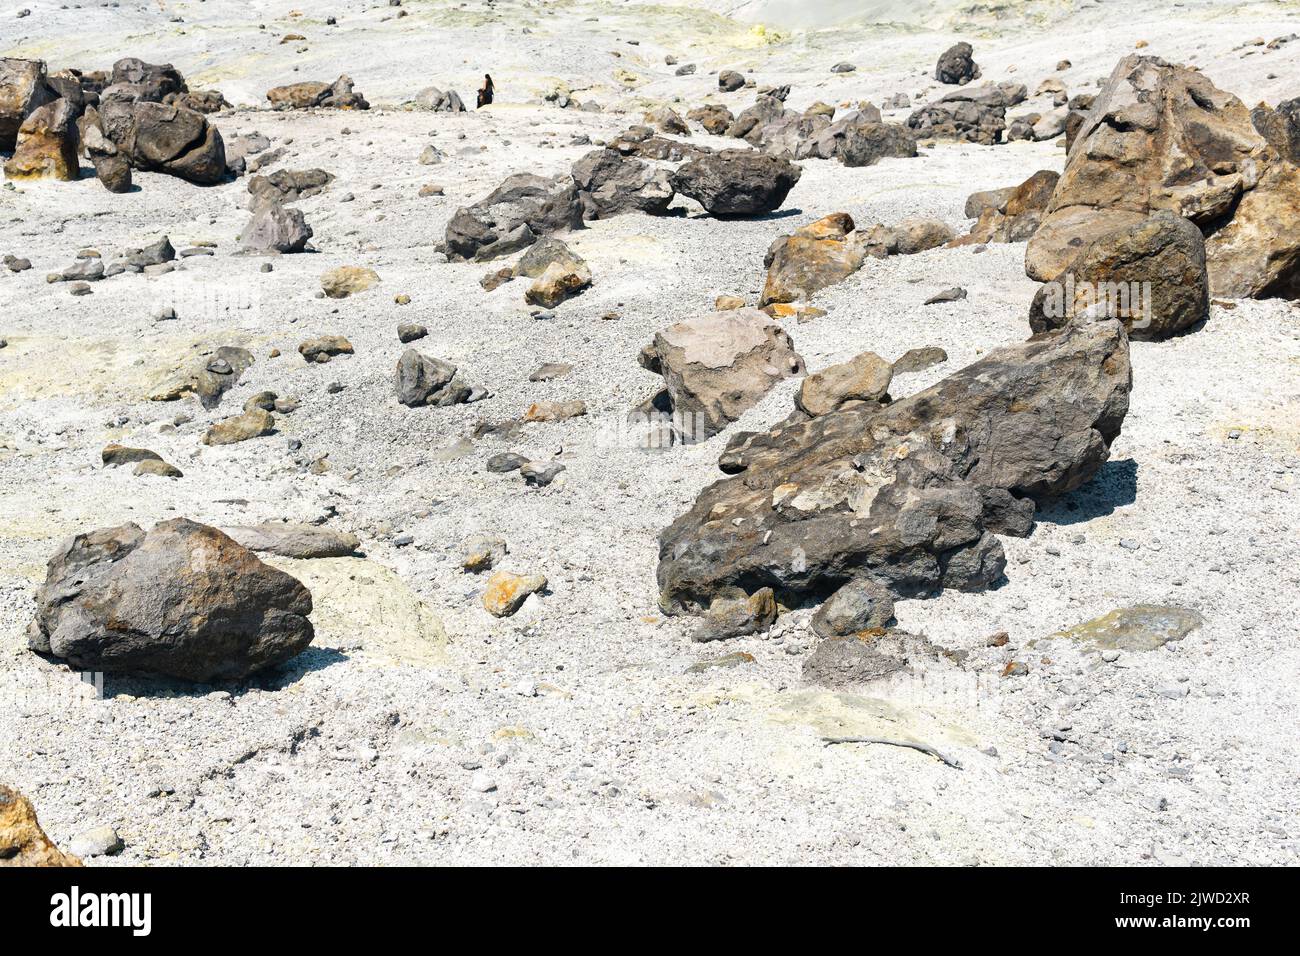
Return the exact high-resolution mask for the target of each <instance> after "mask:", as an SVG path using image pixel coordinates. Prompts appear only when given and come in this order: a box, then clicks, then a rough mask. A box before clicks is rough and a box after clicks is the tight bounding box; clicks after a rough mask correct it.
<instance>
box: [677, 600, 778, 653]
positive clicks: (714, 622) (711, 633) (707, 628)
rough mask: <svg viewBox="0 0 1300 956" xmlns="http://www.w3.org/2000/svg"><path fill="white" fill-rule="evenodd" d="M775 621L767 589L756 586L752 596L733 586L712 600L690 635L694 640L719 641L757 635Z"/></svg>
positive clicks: (774, 607) (773, 607)
mask: <svg viewBox="0 0 1300 956" xmlns="http://www.w3.org/2000/svg"><path fill="white" fill-rule="evenodd" d="M774 621H776V598H775V597H774V596H773V594H772V589H771V588H759V589H758V590H757V591H755V592H754V593H753V594H752V595H749V594H745V593H744V592H743V591H741V590H739V589H737V590H736V592H735V593H734V594H732V595H721V596H719V597H716V598H714V599H713V603H712V604H710V605H709V609H708V611H706V612H705V614H704V619H703V620H702V621H701V622H700V626H699V627H698V628H696V629H695V633H694V634H692V635H691V640H694V641H700V642H703V641H721V640H726V639H727V638H730V637H745V636H747V635H749V634H761V633H762V632H763V631H766V630H767V629H768V628H770V627H771V626H772V624H773V622H774Z"/></svg>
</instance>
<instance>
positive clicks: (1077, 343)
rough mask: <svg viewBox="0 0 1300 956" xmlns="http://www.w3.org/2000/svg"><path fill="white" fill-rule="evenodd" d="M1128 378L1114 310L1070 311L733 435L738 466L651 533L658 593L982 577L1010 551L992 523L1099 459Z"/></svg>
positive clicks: (1116, 421) (1026, 516) (998, 568)
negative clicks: (924, 381) (845, 402)
mask: <svg viewBox="0 0 1300 956" xmlns="http://www.w3.org/2000/svg"><path fill="white" fill-rule="evenodd" d="M1131 386H1132V373H1131V370H1130V366H1129V356H1128V337H1127V335H1126V334H1125V333H1124V330H1123V327H1122V326H1121V325H1120V323H1119V322H1116V321H1113V320H1112V321H1104V322H1097V323H1092V324H1072V325H1070V326H1067V327H1066V328H1064V329H1062V330H1060V331H1057V332H1052V333H1047V334H1045V335H1040V336H1036V337H1034V338H1032V339H1030V340H1029V341H1027V342H1024V343H1023V344H1020V345H1013V346H1009V347H1007V348H1003V349H999V350H997V351H995V352H992V353H990V354H989V355H988V356H986V357H985V358H983V359H981V360H980V361H978V362H976V363H974V364H973V365H970V366H968V367H967V368H965V369H962V370H961V371H959V372H956V373H955V374H953V375H951V376H949V377H948V378H946V379H944V380H943V381H941V382H939V383H938V384H937V385H935V386H933V387H932V388H929V389H927V390H925V391H924V392H920V393H918V394H916V395H912V396H909V397H908V398H905V399H903V400H901V401H898V402H895V403H893V404H891V405H888V406H885V407H876V406H874V405H862V406H854V407H851V408H843V409H840V410H837V411H833V412H830V413H829V414H826V415H822V416H820V417H817V418H813V419H811V420H809V421H801V422H791V423H788V424H784V425H779V426H777V427H776V428H775V429H773V430H772V431H771V432H768V433H766V434H757V433H742V434H738V435H736V436H735V437H734V438H733V439H732V441H731V442H730V444H729V446H728V448H727V451H726V452H725V453H724V454H723V456H722V459H721V461H720V465H721V467H722V469H723V470H724V471H727V472H731V473H733V474H734V477H731V478H728V479H724V480H722V481H719V482H717V483H715V484H713V485H711V486H710V487H708V488H706V489H705V490H704V491H703V492H702V493H701V494H700V496H699V498H698V499H697V501H696V503H695V505H694V507H692V508H691V510H690V511H688V512H687V513H686V514H684V515H682V516H681V517H680V518H678V519H677V520H676V521H675V522H673V524H672V525H671V526H669V527H668V528H667V529H665V530H664V532H663V533H662V534H661V535H660V539H659V545H660V546H659V570H658V582H659V588H660V604H661V605H662V607H663V608H664V610H665V611H667V612H668V613H674V614H680V613H690V612H698V611H701V610H703V609H705V608H707V607H708V606H709V604H710V603H711V601H712V599H713V597H714V596H716V595H718V594H722V593H732V592H731V590H730V589H735V588H739V589H741V590H742V591H744V592H745V593H748V594H752V593H754V592H756V591H757V590H758V589H759V588H762V587H771V588H773V589H774V590H775V591H776V592H777V594H778V595H779V596H781V597H782V599H783V603H787V604H791V603H798V602H799V601H801V600H805V599H812V600H819V599H821V598H824V597H825V596H826V595H828V594H830V593H831V592H833V591H835V590H836V589H838V588H839V587H840V586H841V585H843V584H844V583H846V582H847V581H849V580H850V579H852V578H854V577H858V576H860V575H863V574H868V575H870V576H871V577H873V578H874V579H875V580H877V581H879V582H880V583H882V584H883V585H885V586H886V587H888V588H889V589H890V590H891V591H892V592H893V593H894V594H897V595H900V596H901V595H909V594H917V593H923V592H928V591H933V590H935V589H937V588H945V587H952V588H958V589H961V590H981V589H983V588H986V587H988V586H989V585H991V584H992V583H994V582H995V581H996V580H997V579H998V578H999V577H1000V576H1001V574H1002V571H1003V567H1004V565H1005V558H1004V556H1003V552H1002V546H1001V544H1000V543H999V542H998V540H997V538H996V537H995V536H994V534H993V532H995V531H997V532H1003V533H1018V534H1024V533H1027V531H1028V529H1029V524H1030V519H1031V518H1032V513H1033V508H1034V503H1035V502H1041V501H1045V500H1048V499H1051V498H1054V497H1056V496H1058V495H1061V494H1064V493H1066V492H1068V491H1072V490H1073V489H1075V488H1077V487H1079V486H1080V485H1082V484H1083V483H1084V482H1086V481H1087V480H1088V479H1089V478H1091V477H1092V476H1093V475H1094V474H1095V473H1096V471H1097V469H1098V468H1100V467H1101V465H1102V463H1103V462H1105V461H1106V459H1107V457H1108V456H1109V453H1110V444H1111V442H1112V441H1113V440H1114V439H1115V437H1116V436H1117V435H1118V434H1119V431H1120V426H1121V424H1122V423H1123V420H1124V416H1125V414H1126V413H1127V411H1128V396H1129V390H1130V388H1131ZM735 473H738V474H735Z"/></svg>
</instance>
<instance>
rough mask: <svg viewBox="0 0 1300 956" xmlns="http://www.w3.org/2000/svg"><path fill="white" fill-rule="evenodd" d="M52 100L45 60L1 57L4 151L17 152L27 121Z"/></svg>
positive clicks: (1, 144)
mask: <svg viewBox="0 0 1300 956" xmlns="http://www.w3.org/2000/svg"><path fill="white" fill-rule="evenodd" d="M52 99H54V94H53V93H52V92H51V91H50V88H49V86H48V85H47V84H46V73H45V62H44V61H43V60H21V59H17V58H12V57H0V151H4V152H8V151H9V150H11V149H13V148H14V143H15V141H16V140H17V138H18V129H19V127H21V126H22V125H23V121H24V120H26V119H27V117H28V116H29V115H30V114H31V112H32V111H33V110H35V109H37V108H38V107H40V106H43V105H44V104H46V103H48V102H50V101H51V100H52Z"/></svg>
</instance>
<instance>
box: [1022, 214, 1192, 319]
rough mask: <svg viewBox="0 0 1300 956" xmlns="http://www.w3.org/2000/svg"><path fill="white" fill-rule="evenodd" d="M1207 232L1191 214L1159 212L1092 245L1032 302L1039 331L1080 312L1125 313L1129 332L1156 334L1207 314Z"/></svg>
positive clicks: (1031, 310)
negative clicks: (1193, 219)
mask: <svg viewBox="0 0 1300 956" xmlns="http://www.w3.org/2000/svg"><path fill="white" fill-rule="evenodd" d="M1209 309H1210V291H1209V281H1208V279H1207V276H1206V270H1205V240H1204V238H1203V237H1202V236H1201V233H1200V230H1199V229H1197V228H1196V226H1195V225H1194V224H1193V223H1192V222H1190V221H1189V220H1187V219H1181V218H1179V217H1177V216H1175V215H1173V214H1172V213H1167V212H1165V213H1158V214H1157V215H1155V216H1152V217H1151V218H1150V219H1147V220H1145V221H1143V222H1140V223H1137V224H1136V225H1132V226H1125V227H1123V228H1120V229H1118V230H1116V231H1115V232H1112V233H1108V234H1107V235H1105V236H1102V237H1101V238H1100V239H1097V240H1095V241H1094V242H1093V243H1092V244H1090V245H1089V246H1087V247H1086V248H1085V249H1084V250H1083V251H1082V252H1080V253H1079V255H1078V257H1077V258H1076V259H1075V260H1074V261H1073V262H1072V263H1071V264H1070V265H1069V266H1067V267H1066V268H1065V271H1063V272H1062V273H1061V274H1060V275H1058V276H1057V277H1056V278H1055V279H1053V280H1052V281H1051V282H1048V283H1047V284H1046V285H1043V286H1042V287H1040V288H1039V290H1038V292H1037V294H1035V296H1034V300H1033V303H1032V304H1031V305H1030V307H1029V326H1030V328H1032V329H1033V330H1034V331H1035V332H1044V331H1046V330H1048V329H1055V328H1060V327H1061V326H1063V325H1065V324H1066V323H1067V322H1070V321H1071V320H1073V319H1074V318H1075V316H1076V315H1080V314H1083V313H1087V314H1088V315H1090V316H1092V317H1098V316H1102V317H1107V318H1115V319H1121V320H1122V321H1123V322H1124V325H1125V327H1126V328H1127V329H1128V333H1129V337H1130V338H1133V339H1146V340H1152V341H1158V340H1160V339H1166V338H1169V336H1171V335H1174V334H1176V333H1178V332H1181V331H1183V330H1184V329H1187V328H1189V327H1190V326H1192V325H1195V324H1196V323H1197V322H1200V321H1201V320H1203V319H1205V318H1206V317H1207V316H1208V315H1209Z"/></svg>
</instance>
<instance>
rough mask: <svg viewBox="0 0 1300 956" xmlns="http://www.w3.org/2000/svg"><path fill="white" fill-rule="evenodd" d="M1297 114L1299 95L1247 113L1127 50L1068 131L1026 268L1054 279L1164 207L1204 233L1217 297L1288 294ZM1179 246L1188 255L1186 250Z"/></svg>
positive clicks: (1299, 256)
mask: <svg viewBox="0 0 1300 956" xmlns="http://www.w3.org/2000/svg"><path fill="white" fill-rule="evenodd" d="M1297 113H1300V111H1297V109H1296V108H1295V104H1294V101H1293V102H1292V103H1291V105H1289V106H1288V105H1286V104H1284V105H1283V107H1282V108H1280V109H1278V110H1270V109H1268V108H1267V107H1260V108H1257V109H1256V110H1254V111H1251V110H1249V109H1247V108H1246V106H1245V105H1244V104H1243V103H1242V102H1241V101H1240V100H1239V99H1237V98H1236V97H1235V96H1233V95H1232V94H1230V93H1225V92H1224V91H1222V90H1220V89H1218V88H1217V87H1216V86H1215V85H1214V84H1213V83H1212V82H1211V81H1210V80H1209V78H1207V77H1206V76H1204V75H1203V74H1201V73H1199V72H1196V71H1195V70H1192V69H1188V68H1186V67H1182V66H1178V65H1175V64H1171V63H1168V62H1166V61H1165V60H1162V59H1160V58H1158V57H1151V56H1139V55H1136V54H1134V55H1131V56H1128V57H1125V58H1124V59H1123V60H1121V61H1120V63H1119V64H1118V65H1117V66H1116V67H1115V70H1114V71H1113V72H1112V74H1111V76H1110V78H1109V79H1108V80H1107V82H1106V84H1105V85H1104V86H1103V87H1102V89H1101V91H1100V92H1099V93H1098V94H1097V97H1096V100H1095V102H1094V103H1093V105H1092V109H1091V110H1090V111H1089V113H1088V114H1087V118H1086V119H1085V120H1084V121H1083V123H1082V125H1081V127H1080V128H1079V130H1078V132H1077V134H1076V136H1075V138H1074V142H1073V145H1072V146H1071V148H1070V152H1069V158H1068V159H1067V162H1066V166H1065V171H1064V173H1062V175H1061V178H1060V182H1059V183H1058V184H1057V186H1056V189H1055V191H1054V192H1053V194H1052V198H1051V201H1050V202H1049V204H1048V207H1047V209H1046V211H1045V214H1044V216H1043V220H1042V224H1041V226H1040V227H1039V229H1038V231H1037V232H1036V233H1035V234H1034V236H1033V238H1031V239H1030V240H1029V246H1028V249H1027V251H1026V255H1025V271H1026V272H1027V273H1028V275H1029V276H1030V277H1031V278H1034V279H1038V280H1040V281H1043V282H1050V281H1051V280H1054V279H1056V278H1058V277H1060V276H1062V275H1063V274H1064V273H1065V272H1066V270H1067V269H1073V268H1074V267H1075V263H1076V262H1078V261H1079V260H1080V259H1081V258H1087V259H1090V260H1092V261H1097V260H1098V259H1099V255H1098V253H1097V252H1096V251H1095V250H1094V251H1089V249H1090V247H1091V246H1092V245H1093V243H1095V242H1097V241H1098V240H1101V239H1103V238H1104V237H1106V236H1108V235H1113V234H1116V233H1117V231H1118V230H1124V229H1132V228H1135V227H1139V226H1140V225H1141V224H1142V223H1144V222H1145V221H1146V220H1147V219H1149V218H1150V217H1151V216H1152V215H1153V214H1156V213H1161V212H1164V213H1169V214H1172V215H1174V216H1176V217H1181V218H1183V219H1186V220H1189V221H1190V222H1191V223H1192V224H1193V225H1194V226H1195V228H1196V229H1197V230H1198V231H1199V232H1200V233H1201V235H1202V236H1203V237H1204V242H1205V260H1206V267H1207V269H1208V277H1209V288H1210V291H1211V293H1213V294H1214V295H1219V296H1225V297H1230V298H1240V297H1261V296H1274V295H1280V296H1285V297H1288V298H1295V297H1296V296H1297V295H1300V167H1298V166H1297V164H1296V162H1295V154H1294V152H1293V151H1292V150H1291V149H1290V144H1291V143H1292V142H1293V141H1294V137H1295V133H1294V131H1295V130H1296V129H1297V127H1296V124H1295V120H1296V117H1297ZM1183 234H1184V235H1186V233H1185V230H1184V231H1183ZM1143 235H1144V236H1146V237H1147V239H1149V240H1150V241H1153V242H1158V243H1161V244H1162V243H1163V242H1164V240H1163V239H1161V240H1157V238H1156V237H1157V236H1165V237H1167V238H1168V239H1170V240H1172V239H1173V234H1172V233H1170V232H1168V230H1167V229H1163V228H1162V229H1154V230H1150V231H1147V232H1145V233H1144V234H1143ZM1116 241H1118V240H1116ZM1124 241H1125V242H1126V243H1127V240H1124ZM1143 241H1144V242H1145V241H1147V240H1146V239H1144V240H1143ZM1179 241H1180V242H1181V240H1179ZM1129 254H1130V253H1125V255H1126V256H1127V255H1129ZM1186 255H1191V256H1192V258H1193V259H1194V258H1195V253H1194V252H1193V251H1192V250H1190V249H1188V250H1186ZM1183 258H1185V255H1184V256H1183ZM1152 261H1153V262H1154V261H1155V260H1152ZM1083 265H1084V263H1080V266H1081V267H1082V266H1083ZM1075 271H1078V270H1077V269H1076V270H1075ZM1152 278H1153V279H1158V280H1160V281H1165V280H1164V277H1163V276H1155V275H1153V276H1152Z"/></svg>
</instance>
